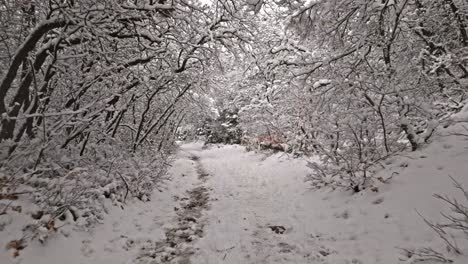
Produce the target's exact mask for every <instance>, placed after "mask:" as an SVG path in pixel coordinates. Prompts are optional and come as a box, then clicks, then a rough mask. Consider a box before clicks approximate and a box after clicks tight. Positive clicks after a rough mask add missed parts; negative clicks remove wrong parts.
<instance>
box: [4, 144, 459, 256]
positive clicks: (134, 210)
mask: <svg viewBox="0 0 468 264" xmlns="http://www.w3.org/2000/svg"><path fill="white" fill-rule="evenodd" d="M466 139H468V137H455V136H447V137H438V138H437V140H436V142H435V143H433V144H431V145H429V146H428V147H426V148H425V149H423V150H421V151H417V152H412V153H405V154H404V155H401V156H398V157H395V158H393V159H391V160H389V161H387V162H386V163H385V164H383V166H384V167H385V168H384V169H382V171H381V172H379V175H378V176H381V177H382V178H383V179H384V180H386V183H381V185H380V186H378V191H377V192H374V191H371V190H369V191H363V192H360V193H358V194H351V193H347V192H338V191H334V192H332V191H330V190H319V191H317V190H312V189H310V185H309V184H308V183H306V182H304V179H305V176H306V175H307V173H308V172H309V171H308V169H307V167H306V161H304V160H301V159H293V158H291V157H289V156H288V155H287V154H284V153H283V154H282V153H277V154H274V155H266V154H262V153H254V152H247V151H246V150H245V149H244V148H243V147H241V146H236V145H233V146H211V147H209V148H207V149H203V147H202V146H203V145H202V144H201V143H190V144H185V145H183V146H181V149H180V152H179V153H178V155H177V160H176V161H175V162H174V164H173V166H172V168H171V170H170V174H171V177H172V181H170V182H168V183H167V186H166V187H167V188H166V189H165V190H163V191H162V192H159V191H156V192H155V193H154V195H153V196H152V199H151V201H150V202H147V203H142V202H138V201H131V202H128V204H127V207H126V208H125V210H121V209H120V208H116V207H109V213H108V215H107V217H106V219H105V220H104V222H103V223H102V224H101V225H99V226H98V227H97V228H96V229H95V230H92V231H89V232H77V231H74V230H72V229H71V228H69V227H67V226H65V227H63V228H62V230H61V228H59V230H58V232H57V233H56V234H55V235H53V236H51V237H49V238H48V239H47V241H46V242H45V244H40V243H39V242H37V241H36V242H31V243H29V244H28V246H27V247H26V248H25V249H24V250H22V251H21V252H20V255H19V256H18V257H16V258H12V256H11V254H12V251H11V250H9V251H8V250H5V246H6V244H7V243H8V242H9V241H11V240H12V239H17V237H16V236H17V235H18V230H19V229H20V228H21V226H20V225H21V221H19V220H17V219H16V218H15V215H14V214H13V215H12V214H9V215H3V216H0V221H1V222H4V223H6V225H5V227H4V229H3V231H0V247H1V248H2V250H0V263H1V264H7V263H24V264H27V263H35V264H41V263H47V264H50V263H67V264H75V263H76V264H78V263H113V264H114V263H193V264H219V263H231V264H254V263H255V264H257V263H271V264H274V263H330V264H340V263H343V264H344V263H363V264H364V263H366V264H367V263H368V264H377V263H382V264H390V263H427V264H429V263H439V262H435V261H425V262H415V261H414V260H415V258H414V257H413V258H409V259H407V258H405V257H404V254H402V253H403V252H404V251H403V250H402V249H401V248H406V249H416V248H423V247H432V248H433V249H435V250H439V251H442V252H446V250H445V244H444V242H443V241H442V240H441V239H440V238H439V237H438V236H437V235H436V234H435V233H434V232H433V231H432V230H431V229H430V228H429V227H428V226H427V225H425V224H424V221H423V219H422V218H421V216H419V215H418V212H419V213H420V214H421V215H423V216H424V217H426V218H427V219H430V220H434V221H438V220H442V217H441V215H440V212H441V211H445V212H447V211H448V207H447V206H445V205H444V204H443V203H442V202H440V201H439V200H437V199H435V198H433V197H432V195H433V194H434V193H440V194H447V195H449V196H452V197H455V198H458V199H460V201H462V200H463V195H462V194H461V193H457V191H456V190H455V188H453V184H452V182H451V180H450V179H449V176H451V177H453V178H455V179H457V180H458V181H460V182H461V183H462V184H464V186H465V187H467V186H468V177H467V174H466V173H467V171H468V144H467V143H468V141H467V140H466ZM390 177H391V178H390ZM389 178H390V179H389ZM2 218H3V219H2ZM458 235H459V236H458V237H456V239H457V241H458V246H459V247H460V249H461V250H462V251H463V252H464V253H465V255H455V254H453V253H449V254H448V255H447V256H449V257H450V258H451V259H452V260H454V262H455V263H456V264H466V263H468V257H467V255H468V243H467V241H468V240H466V239H464V238H463V234H458Z"/></svg>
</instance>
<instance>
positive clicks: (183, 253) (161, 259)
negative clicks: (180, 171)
mask: <svg viewBox="0 0 468 264" xmlns="http://www.w3.org/2000/svg"><path fill="white" fill-rule="evenodd" d="M190 159H191V160H193V161H195V162H196V165H195V166H196V171H197V174H198V179H200V181H202V182H205V181H206V178H207V177H208V176H209V174H208V173H206V171H205V169H204V168H203V166H202V164H201V163H200V161H199V158H198V157H197V156H192V157H191V158H190ZM186 194H187V196H186V197H181V198H178V199H176V201H178V202H179V206H177V207H175V208H174V210H176V211H177V217H176V219H174V226H172V227H169V228H167V229H166V231H165V235H166V239H165V240H163V241H158V242H149V243H147V244H145V245H143V246H142V247H141V251H140V254H139V256H138V257H137V263H140V264H143V263H145V264H146V263H148V264H156V263H177V264H190V263H191V262H190V257H191V256H192V255H193V254H194V253H195V251H196V249H195V248H194V247H193V244H194V242H195V240H196V239H198V238H201V237H203V228H204V226H205V221H204V219H203V211H204V210H207V209H209V204H208V202H209V198H210V196H209V189H208V188H206V187H205V186H196V187H194V188H193V189H190V190H188V191H187V193H186Z"/></svg>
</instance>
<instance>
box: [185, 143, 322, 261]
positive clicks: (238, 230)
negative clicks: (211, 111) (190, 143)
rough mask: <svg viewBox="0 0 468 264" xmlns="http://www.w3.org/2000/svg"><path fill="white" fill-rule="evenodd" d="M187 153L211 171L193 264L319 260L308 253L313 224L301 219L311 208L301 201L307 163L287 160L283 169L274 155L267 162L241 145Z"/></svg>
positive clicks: (194, 149) (309, 251)
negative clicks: (204, 218) (203, 225)
mask: <svg viewBox="0 0 468 264" xmlns="http://www.w3.org/2000/svg"><path fill="white" fill-rule="evenodd" d="M187 151H190V152H191V153H196V154H197V155H198V156H199V157H200V162H201V163H202V164H203V166H204V167H205V168H206V170H207V171H208V172H209V173H210V175H211V176H210V177H209V178H208V181H207V185H208V186H209V187H210V189H211V197H212V200H213V201H212V202H211V209H210V210H209V211H207V213H206V214H207V218H208V219H209V224H208V225H207V226H206V230H205V234H206V235H205V237H204V238H202V239H201V240H200V241H199V243H198V244H197V246H198V247H200V250H199V252H198V253H197V254H196V255H195V256H194V257H193V263H246V264H247V263H309V262H310V261H312V260H317V256H315V255H313V254H310V253H311V252H312V250H311V247H314V246H315V245H314V239H313V238H311V237H310V236H309V234H308V233H307V232H304V231H306V230H307V229H310V228H308V227H311V226H313V224H311V223H306V222H304V221H305V220H306V218H304V217H303V215H301V214H304V213H305V212H309V211H311V210H313V208H311V207H310V206H308V205H307V204H304V200H303V197H304V196H303V195H304V192H307V191H308V190H307V188H305V187H304V176H305V174H306V173H307V171H306V168H305V166H304V165H305V164H304V163H303V162H301V161H298V160H288V161H287V162H288V164H287V166H282V164H281V163H277V161H278V160H277V159H276V157H272V160H274V161H275V162H268V160H263V159H264V158H265V156H264V155H259V154H254V153H246V152H245V151H244V149H243V148H242V147H239V146H224V147H222V148H216V147H214V148H212V149H207V150H204V151H200V150H197V149H196V148H193V149H190V150H189V149H187ZM306 207H307V208H306ZM323 251H324V252H326V251H327V249H326V248H324V249H323ZM317 253H318V252H317ZM318 254H319V253H318Z"/></svg>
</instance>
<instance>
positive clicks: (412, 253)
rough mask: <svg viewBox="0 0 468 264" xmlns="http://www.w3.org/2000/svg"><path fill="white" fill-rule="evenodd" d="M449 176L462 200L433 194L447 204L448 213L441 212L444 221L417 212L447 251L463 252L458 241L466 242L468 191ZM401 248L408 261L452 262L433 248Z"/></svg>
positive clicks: (467, 235)
mask: <svg viewBox="0 0 468 264" xmlns="http://www.w3.org/2000/svg"><path fill="white" fill-rule="evenodd" d="M450 178H451V179H452V181H453V182H454V186H455V188H456V189H457V190H458V191H459V192H461V194H462V196H463V201H459V200H457V199H455V198H452V197H450V196H447V195H441V194H435V195H434V197H435V198H436V199H439V200H441V201H442V202H443V203H444V204H445V205H446V206H448V207H449V209H450V211H451V212H450V213H448V214H447V213H441V215H442V217H443V218H444V219H445V222H443V223H434V222H432V221H431V220H429V219H426V218H425V217H423V216H422V215H421V214H420V213H419V212H418V214H419V215H420V216H421V218H422V219H423V220H424V223H426V225H428V226H429V227H430V228H431V229H432V230H433V231H434V232H435V234H437V236H438V237H439V238H441V239H442V240H443V241H444V243H445V245H446V251H447V253H454V254H464V253H466V252H462V249H461V248H460V247H459V243H458V242H459V241H460V240H461V241H463V244H466V243H468V191H467V190H466V189H465V188H464V187H463V186H462V185H461V183H459V182H457V181H456V180H455V179H453V178H452V177H450ZM402 250H403V252H404V255H405V256H404V257H405V258H406V259H407V261H408V263H416V262H418V261H425V260H437V261H439V262H441V263H449V262H452V261H451V260H450V258H449V257H447V256H446V255H445V254H444V253H441V252H438V251H436V250H435V249H433V248H427V247H426V248H417V249H402ZM409 261H411V262H409Z"/></svg>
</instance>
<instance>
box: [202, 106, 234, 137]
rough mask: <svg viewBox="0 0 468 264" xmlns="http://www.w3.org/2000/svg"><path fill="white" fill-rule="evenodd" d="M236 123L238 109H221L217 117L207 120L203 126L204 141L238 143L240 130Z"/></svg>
mask: <svg viewBox="0 0 468 264" xmlns="http://www.w3.org/2000/svg"><path fill="white" fill-rule="evenodd" d="M238 124H239V122H238V111H237V110H236V109H234V110H229V109H225V110H223V111H221V113H220V114H219V117H218V118H216V119H215V120H212V121H211V122H209V123H208V124H207V126H206V127H205V128H204V130H205V132H204V134H205V137H206V143H208V144H210V143H211V144H217V143H223V144H240V143H241V139H242V130H241V129H240V128H239V126H238Z"/></svg>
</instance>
